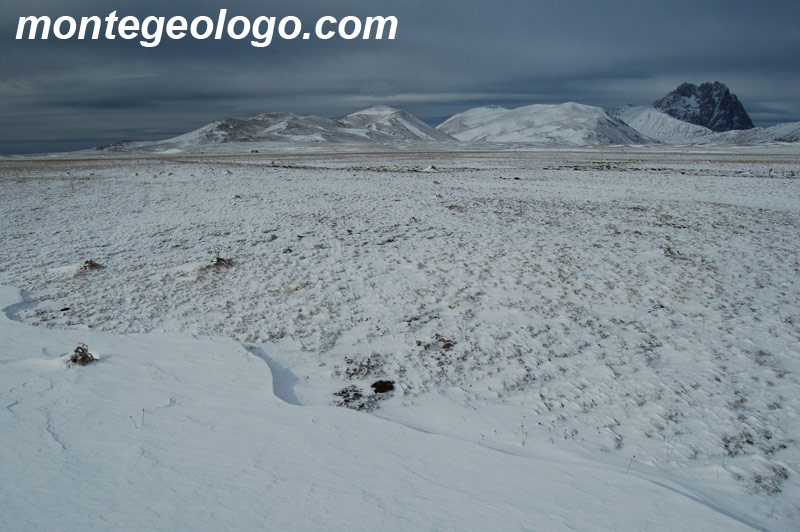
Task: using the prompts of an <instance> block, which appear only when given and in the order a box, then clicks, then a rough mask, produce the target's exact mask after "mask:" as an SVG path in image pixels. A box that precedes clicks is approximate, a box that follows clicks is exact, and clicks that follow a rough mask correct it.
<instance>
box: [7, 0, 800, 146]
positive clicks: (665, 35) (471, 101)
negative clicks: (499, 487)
mask: <svg viewBox="0 0 800 532" xmlns="http://www.w3.org/2000/svg"><path fill="white" fill-rule="evenodd" d="M221 8H227V9H228V10H229V14H230V16H234V15H245V16H249V17H250V18H251V19H252V18H255V17H256V16H259V15H267V16H273V15H274V16H278V17H280V16H285V15H295V16H298V17H300V18H301V19H302V20H303V21H304V22H305V23H306V24H307V25H308V24H312V23H313V21H315V20H316V19H317V18H318V17H320V16H323V15H333V16H337V17H343V16H346V15H356V16H371V15H395V16H397V18H398V19H399V22H400V24H399V28H398V34H397V39H396V40H394V41H388V40H384V41H362V40H360V39H356V40H353V41H343V40H337V39H333V40H330V41H319V40H314V39H312V40H308V41H303V40H296V41H290V42H282V41H280V40H276V41H275V42H273V44H272V45H271V46H270V47H268V48H262V49H258V48H254V47H252V46H250V45H249V39H246V40H242V41H235V40H232V39H223V40H221V41H213V40H211V41H197V40H194V39H191V38H187V39H184V40H182V41H171V40H169V39H166V38H165V39H164V40H162V43H161V45H160V46H158V47H157V48H150V49H148V48H143V47H141V46H140V45H139V44H138V40H132V41H123V40H121V39H116V40H114V41H107V40H99V41H83V42H81V41H75V40H72V41H58V40H55V39H53V38H51V39H50V40H48V41H27V40H25V41H16V40H14V36H15V34H16V23H17V19H18V17H19V16H27V15H48V16H51V17H53V18H55V17H58V16H61V15H70V16H73V17H80V16H87V15H98V16H105V15H107V14H108V13H109V12H110V11H111V10H113V9H116V10H117V12H118V15H119V16H123V15H136V16H138V17H139V18H140V19H143V18H144V17H145V16H148V15H156V16H166V17H170V16H174V15H181V16H184V17H187V18H193V17H195V16H198V15H208V16H211V17H212V18H214V17H215V15H216V14H217V13H218V11H219V9H221ZM3 10H4V16H3V17H2V19H0V46H2V49H3V54H0V101H2V106H3V111H2V113H0V152H4V153H9V152H14V151H17V152H19V151H41V150H42V149H51V148H49V147H48V146H51V145H52V146H53V148H52V149H66V148H78V147H85V146H92V145H97V144H102V143H104V142H110V141H113V140H117V139H119V138H122V137H125V138H131V137H133V138H160V137H166V136H169V135H172V134H175V133H179V132H184V131H187V130H190V129H192V128H196V127H199V126H201V125H203V124H204V123H207V122H209V121H210V120H213V119H216V118H220V117H224V116H250V115H253V114H257V113H260V112H265V111H274V110H288V111H294V112H297V113H313V114H321V115H326V116H333V117H337V116H342V115H344V114H348V113H350V112H352V111H355V110H357V109H359V108H362V107H365V106H368V105H372V104H375V103H386V104H388V105H392V106H395V107H401V108H404V109H406V110H408V111H409V112H412V113H414V114H417V115H419V116H420V117H422V118H424V119H428V120H429V121H431V122H436V121H438V120H440V119H443V118H446V117H447V116H449V115H451V114H453V113H456V112H459V111H462V110H464V109H466V108H469V107H471V106H475V105H486V104H489V103H496V104H500V105H505V106H509V107H513V106H519V105H526V104H530V103H560V102H564V101H578V102H581V103H586V104H592V105H600V106H604V107H614V106H616V105H619V104H622V103H634V104H648V103H651V102H652V101H653V100H655V99H657V98H658V97H660V96H663V95H664V94H665V93H666V92H668V91H670V90H672V89H674V88H675V87H676V86H677V85H678V84H679V83H681V82H683V81H691V82H695V83H699V82H702V81H713V80H719V81H723V82H725V83H727V84H728V85H729V87H730V88H731V90H732V91H733V92H735V93H736V94H737V95H738V96H739V98H740V99H741V100H742V101H743V102H744V104H745V107H746V108H747V109H748V111H749V112H750V113H751V115H752V117H753V119H754V121H755V122H756V123H757V125H771V124H772V123H775V122H780V121H789V120H800V101H799V100H800V98H798V95H800V73H799V72H798V70H797V67H796V55H797V51H798V50H800V30H798V25H797V20H800V7H797V3H796V2H794V1H780V2H779V1H767V2H761V3H753V2H744V1H739V0H733V1H731V0H726V1H722V0H715V1H708V2H702V1H697V0H695V1H691V2H690V1H683V0H672V1H670V2H651V1H640V2H627V1H615V2H597V1H590V0H561V1H557V2H556V1H553V2H531V1H530V0H528V1H499V2H487V1H486V0H483V1H476V0H463V1H461V2H458V3H453V2H446V3H445V2H433V1H415V0H407V1H403V2H399V1H390V2H380V3H378V2H374V1H355V0H351V1H338V2H335V3H334V2H330V1H321V0H320V1H306V2H289V1H284V2H274V1H273V2H264V1H263V0H259V1H240V2H235V3H220V2H215V1H210V0H202V1H196V0H195V1H192V2H181V1H173V2H171V3H166V2H163V1H147V0H145V1H141V0H140V1H137V2H130V1H127V2H126V1H120V2H116V3H113V4H109V3H108V2H105V1H99V0H97V1H94V0H90V1H82V2H71V3H69V4H66V3H64V2H63V1H53V0H31V1H29V2H25V3H15V5H13V6H10V7H9V6H6V7H4V8H3Z"/></svg>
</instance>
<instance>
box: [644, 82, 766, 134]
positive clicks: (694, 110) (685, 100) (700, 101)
mask: <svg viewBox="0 0 800 532" xmlns="http://www.w3.org/2000/svg"><path fill="white" fill-rule="evenodd" d="M653 107H655V108H656V109H660V110H661V111H664V112H665V113H667V114H668V115H670V116H672V117H674V118H677V119H678V120H683V121H684V122H689V123H690V124H695V125H698V126H703V127H707V128H708V129H710V130H712V131H715V132H717V133H719V132H723V131H731V130H735V129H752V128H753V127H754V126H753V121H752V120H750V117H749V116H748V115H747V112H746V111H745V110H744V106H742V103H741V102H740V101H739V98H737V97H736V95H735V94H731V91H730V90H729V89H728V87H727V86H725V84H724V83H720V82H719V81H715V82H713V83H703V84H701V85H700V86H699V87H698V86H697V85H693V84H691V83H683V84H681V85H680V86H679V87H678V88H677V89H675V90H674V91H672V92H670V93H669V94H667V95H666V96H664V97H663V98H661V99H659V100H656V101H655V102H654V103H653Z"/></svg>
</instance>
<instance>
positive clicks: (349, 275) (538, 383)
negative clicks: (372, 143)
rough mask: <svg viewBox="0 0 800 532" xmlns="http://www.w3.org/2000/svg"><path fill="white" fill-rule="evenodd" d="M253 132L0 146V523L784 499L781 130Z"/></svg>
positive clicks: (692, 517) (137, 526)
mask: <svg viewBox="0 0 800 532" xmlns="http://www.w3.org/2000/svg"><path fill="white" fill-rule="evenodd" d="M268 150H269V148H268V147H264V146H261V148H260V151H261V152H262V153H259V154H235V155H225V154H217V155H213V156H201V155H196V154H194V155H190V154H180V153H178V154H175V155H171V156H168V157H167V156H163V157H158V156H141V157H137V156H128V157H109V156H108V154H103V155H102V156H99V157H94V158H92V157H82V158H79V157H47V158H39V159H27V160H22V159H12V160H5V161H0V179H2V187H3V193H2V195H0V226H2V229H3V230H2V233H0V239H2V245H1V246H0V264H2V271H1V272H0V283H2V284H5V285H7V288H4V289H3V290H2V291H0V307H3V308H4V312H5V314H4V315H2V314H0V331H2V332H1V333H0V336H2V338H3V342H2V345H0V400H2V404H0V406H2V407H3V408H0V416H2V427H3V430H2V431H0V443H1V444H2V448H3V449H4V455H3V458H2V460H0V475H1V476H2V478H3V483H2V485H0V528H2V529H4V530H17V529H19V530H22V529H32V530H45V529H47V530H51V529H62V528H63V529H75V528H77V526H78V525H81V528H87V529H108V527H109V526H111V525H116V526H115V528H121V529H127V530H142V529H154V530H158V529H160V530H180V529H186V530H198V529H200V530H204V529H205V530H213V529H219V528H221V527H222V528H235V529H237V530H251V529H252V530H263V529H265V528H266V529H275V530H288V529H299V530H314V529H334V530H337V529H345V528H348V529H352V528H355V529H367V528H373V527H374V526H383V527H388V528H390V529H421V530H433V529H437V530H486V529H503V530H505V529H530V530H717V529H719V530H723V529H724V530H737V529H742V530H746V529H750V528H753V529H757V530H775V531H783V530H786V531H788V530H796V529H797V527H798V524H799V523H800V505H798V501H800V481H799V480H798V478H800V450H799V448H798V443H797V442H798V439H800V423H799V421H800V394H799V393H798V392H800V348H799V347H798V346H799V345H800V344H798V341H799V340H800V306H798V303H797V302H798V301H800V253H799V252H798V249H799V248H800V180H798V176H799V175H800V174H798V169H799V168H800V152H799V150H798V146H797V145H788V146H780V145H777V146H760V147H747V148H735V147H728V148H724V149H723V148H707V149H700V148H693V149H689V148H685V149H677V148H669V149H667V148H652V147H648V148H642V147H640V148H636V147H625V148H620V147H618V148H603V149H593V148H582V149H570V150H567V149H560V150H558V149H538V150H537V149H528V150H524V151H514V150H508V151H483V152H459V153H455V152H447V151H438V152H434V151H429V152H423V151H416V152H415V151H411V150H407V151H406V152H403V153H398V152H385V153H380V152H372V153H355V152H351V153H327V154H326V153H305V154H303V153H300V154H289V153H267V151H268ZM226 259H229V260H226ZM89 260H91V261H95V262H96V263H98V264H100V265H102V267H101V268H97V269H94V268H87V267H86V261H89ZM11 287H13V288H11ZM20 290H21V291H22V292H21V293H20ZM80 342H83V343H86V344H88V346H89V350H90V351H92V352H93V353H96V354H98V355H99V356H100V360H99V361H98V362H96V363H94V364H91V365H88V366H85V367H72V368H67V367H66V364H65V357H66V355H68V354H69V353H71V351H72V350H73V349H74V348H75V346H76V345H77V344H78V343H80ZM379 379H388V380H392V381H394V383H395V390H394V392H391V393H389V394H385V395H381V396H373V395H372V391H371V389H370V384H372V383H373V382H375V381H377V380H379ZM350 386H355V387H357V388H358V389H359V390H360V392H361V393H362V394H363V397H362V399H361V401H354V402H353V403H351V406H357V405H362V406H364V407H365V410H366V411H365V412H355V411H351V410H349V409H346V408H336V406H335V405H336V404H337V403H339V402H344V401H345V400H344V398H342V397H341V396H340V395H334V394H336V393H337V392H340V391H341V390H343V389H346V388H348V387H350Z"/></svg>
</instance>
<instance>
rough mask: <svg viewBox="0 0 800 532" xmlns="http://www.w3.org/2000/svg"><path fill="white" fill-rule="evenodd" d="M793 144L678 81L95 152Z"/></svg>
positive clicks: (254, 120) (212, 131)
mask: <svg viewBox="0 0 800 532" xmlns="http://www.w3.org/2000/svg"><path fill="white" fill-rule="evenodd" d="M797 141H800V122H792V123H786V124H779V125H777V126H773V127H769V128H756V127H753V123H752V121H751V120H750V117H749V116H748V115H747V112H746V111H745V110H744V107H743V106H742V104H741V102H740V101H739V100H738V98H737V97H736V95H735V94H731V93H730V91H729V90H728V88H727V87H726V86H725V85H724V84H722V83H719V82H714V83H703V84H701V85H700V86H695V85H691V84H689V83H684V84H682V85H680V86H679V87H678V88H677V89H676V90H675V91H672V92H671V93H669V94H668V95H666V96H665V97H664V98H661V99H659V100H657V101H656V102H655V103H654V104H653V105H652V106H630V105H627V106H622V107H619V108H617V109H614V110H613V111H610V112H609V111H606V110H604V109H602V108H600V107H593V106H589V105H582V104H578V103H573V102H569V103H564V104H560V105H542V104H536V105H527V106H523V107H518V108H515V109H506V108H503V107H500V106H496V105H490V106H486V107H477V108H474V109H469V110H467V111H464V112H461V113H458V114H456V115H454V116H452V117H450V118H448V119H447V120H445V121H444V122H442V123H441V124H440V125H439V126H437V127H435V128H434V127H432V126H430V125H428V124H426V123H425V122H423V121H422V120H420V119H418V118H416V117H414V116H413V115H411V114H409V113H407V112H405V111H402V110H399V109H394V108H392V107H388V106H385V105H376V106H373V107H370V108H367V109H363V110H361V111H358V112H356V113H353V114H350V115H348V116H346V117H344V118H341V119H338V120H334V119H330V118H325V117H320V116H313V115H309V116H301V115H296V114H293V113H284V112H276V113H264V114H259V115H256V116H254V117H251V118H248V119H235V118H225V119H222V120H217V121H214V122H211V123H210V124H207V125H205V126H203V127H201V128H200V129H197V130H195V131H191V132H189V133H186V134H183V135H180V136H177V137H174V138H171V139H166V140H162V141H155V142H144V141H139V142H132V141H122V142H117V143H114V144H110V145H106V146H102V147H100V148H98V149H102V150H107V151H158V152H165V151H169V150H181V151H183V150H185V149H203V147H206V148H208V147H209V146H216V145H222V144H230V143H250V144H249V145H253V144H254V143H256V144H257V143H289V144H294V145H298V144H299V145H319V144H328V143H334V144H374V145H378V146H398V145H412V144H418V143H426V144H427V143H437V144H440V143H444V145H458V144H460V143H469V144H470V145H472V144H483V143H496V144H511V145H514V144H525V145H546V146H593V145H616V144H658V143H664V144H749V143H764V142H797ZM237 145H239V144H237Z"/></svg>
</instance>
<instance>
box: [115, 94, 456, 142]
mask: <svg viewBox="0 0 800 532" xmlns="http://www.w3.org/2000/svg"><path fill="white" fill-rule="evenodd" d="M454 140H455V139H453V138H452V137H450V136H448V135H446V134H444V133H442V132H441V131H438V130H436V129H435V128H433V127H431V126H429V125H427V124H425V123H424V122H422V121H420V120H419V119H417V118H415V117H414V116H412V115H410V114H408V113H406V112H404V111H400V110H399V109H393V108H391V107H387V106H384V105H377V106H374V107H370V108H368V109H364V110H362V111H359V112H356V113H353V114H351V115H348V116H346V117H344V118H343V119H341V120H332V119H330V118H324V117H320V116H313V115H309V116H299V115H296V114H293V113H263V114H260V115H256V116H254V117H252V118H249V119H246V120H239V119H235V118H226V119H223V120H217V121H215V122H212V123H210V124H207V125H205V126H203V127H201V128H200V129H197V130H195V131H191V132H189V133H185V134H183V135H180V136H178V137H174V138H171V139H166V140H162V141H157V142H125V143H115V144H112V145H109V146H104V147H103V149H104V150H106V151H154V150H157V151H164V150H168V149H180V150H186V149H192V148H198V147H199V148H200V149H203V148H207V147H208V146H209V145H220V144H226V143H248V145H253V144H254V143H288V144H296V145H297V144H300V145H303V144H319V143H323V144H343V143H349V144H364V143H381V144H387V143H388V144H398V143H408V142H414V143H416V142H431V141H436V142H445V143H446V142H452V141H454Z"/></svg>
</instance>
